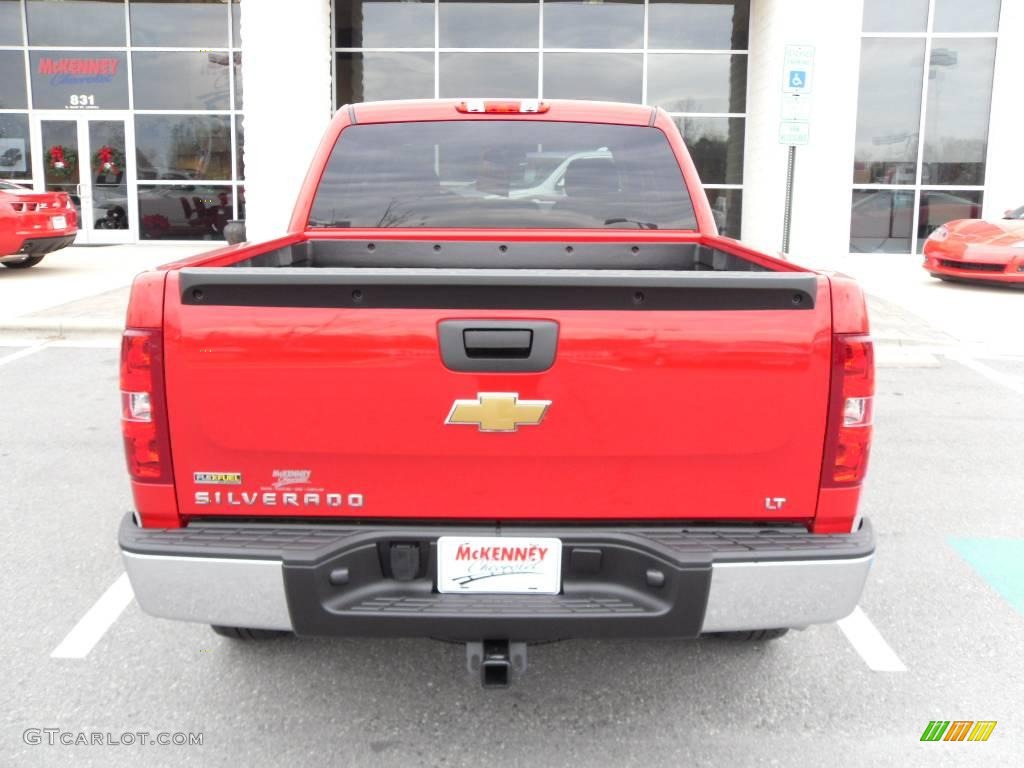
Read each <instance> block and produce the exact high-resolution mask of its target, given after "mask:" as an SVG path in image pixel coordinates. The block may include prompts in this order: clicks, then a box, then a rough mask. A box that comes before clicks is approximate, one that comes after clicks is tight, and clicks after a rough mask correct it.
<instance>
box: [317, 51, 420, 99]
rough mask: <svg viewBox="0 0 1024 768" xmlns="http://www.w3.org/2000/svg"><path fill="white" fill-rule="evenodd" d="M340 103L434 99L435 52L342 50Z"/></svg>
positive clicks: (339, 57) (337, 76)
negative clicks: (360, 51)
mask: <svg viewBox="0 0 1024 768" xmlns="http://www.w3.org/2000/svg"><path fill="white" fill-rule="evenodd" d="M335 79H336V83H337V96H338V106H341V105H342V104H352V103H354V102H359V101H379V100H386V99H432V98H433V97H434V54H433V53H429V52H427V53H423V52H418V51H400V52H390V51H388V52H384V51H368V52H366V53H339V54H337V66H336V67H335Z"/></svg>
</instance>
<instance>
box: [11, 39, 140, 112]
mask: <svg viewBox="0 0 1024 768" xmlns="http://www.w3.org/2000/svg"><path fill="white" fill-rule="evenodd" d="M126 62H127V59H126V58H125V54H124V52H122V51H31V52H30V53H29V67H30V68H31V78H32V106H33V107H35V108H36V109H127V108H128V68H127V66H126Z"/></svg>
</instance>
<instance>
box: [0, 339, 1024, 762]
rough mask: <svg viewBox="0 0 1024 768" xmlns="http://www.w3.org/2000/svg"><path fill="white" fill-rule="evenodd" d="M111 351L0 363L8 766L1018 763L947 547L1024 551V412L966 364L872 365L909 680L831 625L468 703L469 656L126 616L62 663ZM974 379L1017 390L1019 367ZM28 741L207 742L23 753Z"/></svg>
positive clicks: (588, 650) (877, 582) (965, 567)
mask: <svg viewBox="0 0 1024 768" xmlns="http://www.w3.org/2000/svg"><path fill="white" fill-rule="evenodd" d="M112 346H113V345H112V344H110V343H108V344H107V345H106V347H104V346H99V347H97V346H91V347H83V346H81V345H75V344H74V343H68V342H65V343H64V344H63V345H62V346H56V345H54V346H46V347H43V348H40V349H36V350H35V351H32V352H31V353H28V352H27V350H29V349H33V347H29V346H7V347H3V346H0V363H2V361H3V360H5V359H6V360H11V355H12V354H17V353H19V352H26V354H24V355H21V356H19V357H17V358H15V359H14V360H13V361H11V362H9V363H7V364H6V365H0V388H2V391H3V395H4V397H3V401H2V405H0V412H2V414H3V418H2V419H0V446H2V447H0V454H2V457H0V458H2V466H3V468H4V473H5V476H6V477H8V478H17V482H8V483H5V484H4V485H3V486H2V488H0V519H2V520H3V526H4V531H3V535H4V538H5V540H6V541H7V542H8V543H9V545H8V546H7V547H5V557H4V558H3V560H2V564H0V577H2V582H3V585H2V587H0V589H2V590H3V599H4V605H5V606H6V609H7V617H6V631H5V633H4V634H3V636H2V640H0V643H2V648H0V650H2V653H3V662H2V665H3V671H2V672H0V676H2V677H3V678H4V679H5V680H7V681H10V682H9V685H11V686H12V689H13V691H14V698H15V699H16V700H17V702H18V704H17V706H16V707H9V708H8V709H7V711H6V712H5V715H4V717H5V727H4V736H3V744H2V747H0V753H2V754H4V755H6V756H7V758H5V759H4V760H3V761H2V762H4V764H17V765H28V766H31V765H63V764H69V763H70V762H71V761H72V760H73V761H74V763H75V764H76V765H78V764H80V765H103V766H107V765H132V764H137V763H138V760H140V759H141V755H142V754H145V760H146V762H147V764H151V765H169V764H174V765H219V764H227V763H229V762H230V763H232V764H237V763H242V764H244V763H249V764H276V765H283V764H304V763H308V762H312V761H313V760H314V759H316V760H321V759H322V758H323V756H324V755H335V756H337V759H338V760H339V761H341V762H343V763H344V764H361V763H364V762H371V761H372V762H373V763H374V764H376V765H379V766H389V765H403V766H404V765H410V764H416V765H419V764H423V765H479V764H480V763H481V761H486V762H488V763H491V764H508V765H552V764H556V763H557V764H566V765H568V764H587V763H590V764H606V765H607V764H616V765H681V764H692V765H748V764H759V765H760V764H763V765H775V764H777V765H787V764H794V756H796V755H799V759H798V760H796V762H799V763H800V764H818V763H821V762H823V761H825V760H833V758H834V756H835V755H837V754H838V755H842V754H849V755H852V754H854V753H856V754H857V764H870V763H871V762H872V761H873V762H878V763H885V764H888V763H890V762H895V761H896V760H903V761H910V762H911V763H913V764H924V763H925V762H926V763H927V764H929V765H932V764H935V765H944V764H949V765H953V764H955V765H996V764H1000V761H1007V760H1009V759H1010V756H1011V755H1013V754H1014V753H1015V752H1017V753H1019V751H1020V749H1021V747H1022V745H1024V735H1022V734H1024V727H1022V725H1021V723H1020V722H1019V713H1018V711H1017V705H1018V703H1019V700H1020V695H1019V694H1020V691H1021V690H1024V671H1022V668H1021V666H1020V664H1019V663H1017V661H1016V660H1017V659H1019V657H1020V655H1021V653H1022V651H1024V634H1022V632H1021V630H1022V629H1024V616H1022V615H1021V614H1020V612H1019V606H1018V607H1015V604H1014V603H1013V602H1012V600H1011V599H1010V598H1009V597H1007V593H1006V592H1005V590H1004V589H1003V587H1002V586H1001V585H1000V582H999V577H998V575H996V576H993V575H992V574H991V573H988V572H986V571H985V569H979V568H978V567H976V563H975V562H973V561H972V557H973V555H972V553H971V552H970V551H968V550H965V549H964V546H963V545H962V544H961V542H962V541H964V540H971V541H975V542H977V541H981V542H990V543H992V544H991V546H996V547H998V546H999V544H998V543H999V542H1011V543H1012V542H1014V541H1017V542H1019V541H1021V540H1022V539H1024V523H1022V521H1021V517H1020V515H1019V514H1015V512H1019V509H1014V506H1015V504H1014V501H1013V500H1017V501H1018V503H1017V504H1016V506H1017V507H1019V500H1020V499H1021V498H1024V473H1021V472H1020V471H1019V467H1020V455H1021V452H1020V448H1021V446H1022V441H1021V437H1020V435H1021V434H1022V428H1024V402H1022V401H1021V399H1020V397H1019V395H1018V394H1017V393H1016V392H1014V391H1013V390H1012V389H1010V388H1008V387H1005V386H1001V385H1000V384H999V383H998V382H996V381H993V380H992V379H991V377H987V376H984V375H981V374H979V373H978V372H977V371H976V370H973V369H972V368H970V367H968V366H965V365H963V364H962V363H960V362H956V361H954V360H950V359H948V358H946V357H944V356H941V355H940V356H938V359H939V365H938V366H937V367H928V368H919V369H915V368H907V367H896V368H888V367H886V368H882V369H881V370H880V371H879V383H878V404H877V417H876V422H877V427H876V430H877V439H876V441H875V444H874V454H873V459H872V471H871V476H870V482H869V485H868V488H867V491H866V499H865V502H866V506H865V512H866V514H867V515H869V516H870V517H871V518H872V520H873V522H874V523H875V525H876V529H877V531H878V536H879V548H878V558H877V562H876V565H875V568H874V570H873V572H872V575H871V577H870V580H869V584H868V588H867V591H866V593H865V595H864V599H863V601H862V603H861V608H862V611H863V614H864V615H865V616H866V617H868V619H869V620H870V622H871V624H872V625H873V626H874V627H876V628H877V630H878V633H879V636H880V637H881V638H882V639H883V641H884V643H885V644H886V645H887V646H888V647H889V648H891V650H892V652H893V653H894V654H895V656H896V657H897V658H898V659H899V661H900V662H901V664H902V665H904V666H905V668H906V671H904V672H879V671H873V670H872V669H871V668H870V667H869V664H868V663H867V662H866V661H865V658H863V657H862V656H861V655H860V654H859V653H858V651H857V649H856V648H855V646H854V644H852V643H851V642H850V640H849V639H848V638H847V633H844V631H843V630H841V629H840V627H839V626H837V625H828V626H821V627H814V628H811V629H808V630H806V631H804V632H791V633H790V634H789V635H788V636H786V637H785V638H782V639H781V640H778V641H775V642H769V643H752V644H747V643H736V642H726V641H723V640H716V639H706V640H701V641H697V642H676V641H643V642H626V641H604V642H596V641H586V642H584V641H567V642H562V643H555V644H550V645H539V646H533V647H531V650H530V669H529V671H528V672H527V674H526V676H525V677H523V678H522V679H521V680H520V681H519V682H518V683H517V684H516V685H515V686H514V687H512V688H511V689H508V690H507V691H484V690H481V689H480V688H479V687H478V685H477V684H476V682H475V681H474V680H473V679H472V678H471V677H470V676H469V675H468V674H466V673H465V672H464V653H463V649H462V647H461V646H456V645H449V644H445V643H441V642H434V641H397V640H393V641H369V640H366V641H363V640H324V639H317V640H309V639H285V640H280V641H272V642H268V643H265V644H236V643H232V642H230V641H227V640H225V639H223V638H221V637H218V636H216V635H214V634H213V633H212V632H211V631H210V630H209V628H207V627H205V626H199V625H187V624H180V623H175V622H170V621H164V620H158V619H153V618H150V617H148V616H146V615H144V614H142V613H141V611H140V610H139V609H138V607H137V606H136V605H135V603H134V602H133V601H127V606H126V607H123V606H122V607H123V612H122V611H121V610H120V609H118V611H117V615H116V616H115V617H114V619H116V620H112V622H111V623H110V626H109V629H107V630H106V631H105V632H102V633H101V636H100V637H99V640H98V642H97V643H96V645H95V647H93V648H92V649H91V650H90V651H89V652H88V654H87V655H85V656H84V658H80V659H66V658H54V657H53V655H52V654H53V653H54V651H55V650H56V649H58V647H59V646H61V644H62V643H63V642H64V641H65V638H66V637H67V635H68V633H69V632H71V631H72V630H73V628H74V627H75V626H76V625H77V624H78V623H79V622H80V620H81V619H82V618H83V617H84V616H87V615H88V614H89V611H90V609H91V608H92V607H93V606H94V605H96V603H97V601H98V600H99V599H100V598H101V596H102V595H104V593H105V592H107V591H108V590H109V589H110V588H111V586H112V585H114V584H116V583H117V582H118V579H119V577H120V575H121V573H122V568H121V565H120V562H119V558H118V554H117V547H116V542H115V533H116V527H117V523H118V521H119V519H120V517H121V515H122V514H123V513H124V511H125V510H127V509H129V508H130V507H131V499H130V493H129V488H128V484H127V481H126V479H125V476H124V473H123V471H122V467H121V463H122V456H121V446H120V435H119V432H118V422H117V416H118V412H117V400H116V394H115V393H116V389H117V351H116V349H113V348H110V347H112ZM983 362H985V364H991V365H992V366H993V368H994V369H995V370H999V371H1001V372H1004V373H1005V374H1006V375H1007V376H1014V375H1015V373H1014V372H1015V371H1017V370H1018V369H1017V368H1015V367H1014V366H1016V365H1018V364H1019V362H1020V361H1019V360H1008V359H1003V360H987V361H983ZM974 546H975V547H977V546H986V545H985V544H984V543H983V544H982V545H977V544H975V545H974ZM1003 546H1006V545H1005V544H1004V545H1003ZM989 559H990V558H987V557H986V558H983V560H984V561H986V562H987V561H988V560H989ZM115 592H116V590H115ZM1011 596H1012V594H1011ZM114 602H115V603H117V599H116V595H115V596H114ZM934 719H943V720H946V719H948V720H955V719H976V720H982V719H989V720H997V721H998V722H999V725H998V727H997V729H996V730H995V732H994V733H993V736H992V737H991V739H990V740H989V741H988V742H987V743H985V744H967V743H964V744H955V745H949V744H939V745H936V744H922V743H921V742H920V741H919V738H920V736H921V732H922V731H923V730H924V728H925V726H926V725H927V724H928V721H929V720H934ZM33 727H36V728H43V727H59V728H61V729H62V730H66V731H83V730H84V731H111V732H113V733H123V732H138V731H149V732H152V733H156V732H158V731H167V732H186V733H188V732H198V733H202V734H204V742H203V745H202V746H158V747H145V748H143V747H141V746H137V745H132V746H122V745H118V746H108V747H82V746H79V747H74V746H48V745H45V744H44V745H39V746H33V745H26V744H25V743H24V741H23V738H22V734H23V732H24V731H25V729H27V728H33ZM943 750H945V751H943ZM553 755H557V756H558V757H557V760H556V761H555V762H554V763H553V762H552V756H553ZM839 764H842V762H841V761H840V763H839ZM1004 764H1009V763H1008V762H1007V763H1004Z"/></svg>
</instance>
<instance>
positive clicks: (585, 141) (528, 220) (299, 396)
mask: <svg viewBox="0 0 1024 768" xmlns="http://www.w3.org/2000/svg"><path fill="white" fill-rule="evenodd" d="M872 359H873V358H872V343H871V340H870V337H869V336H868V322H867V315H866V311H865V302H864V297H863V295H862V293H861V291H860V289H859V288H858V287H857V285H856V284H855V283H854V282H852V281H851V280H850V279H848V278H846V277H842V276H838V275H825V274H820V273H816V272H813V271H809V270H807V269H803V268H801V267H798V266H796V265H794V264H792V263H789V262H787V261H785V260H782V259H778V258H774V257H772V256H768V255H765V254H763V253H759V252H757V251H754V250H751V249H750V248H747V247H745V246H744V245H742V244H740V243H738V242H736V241H735V240H732V239H729V238H725V237H721V236H719V235H718V234H717V233H716V230H715V224H714V219H713V216H712V211H711V209H710V208H709V206H708V204H707V200H706V198H705V196H704V194H703V192H702V190H701V185H700V181H699V179H698V176H697V173H696V171H695V170H694V166H693V163H692V162H691V160H690V157H689V155H688V154H687V151H686V148H685V146H684V144H683V140H682V138H681V137H680V135H679V132H678V131H677V129H676V127H675V125H674V124H673V122H672V120H671V119H670V118H669V116H668V115H667V114H666V113H665V112H663V111H661V110H658V109H652V108H649V107H642V106H637V105H625V104H608V103H586V102H572V101H551V102H541V103H538V102H526V101H524V102H508V101H502V102H491V101H465V102H453V101H438V102H404V103H403V102H388V103H376V104H356V105H352V106H347V107H344V108H343V109H341V110H340V111H339V112H338V114H337V116H336V117H335V118H334V120H333V122H332V123H331V126H330V129H329V130H328V132H327V135H326V136H325V138H324V140H323V143H322V144H321V146H320V148H319V150H318V152H317V154H316V157H315V160H314V161H313V164H312V167H311V169H310V171H309V174H308V176H307V178H306V181H305V185H304V186H303V188H302V192H301V195H300V197H299V200H298V203H297V205H296V207H295V211H294V214H293V216H292V220H291V225H290V229H289V233H288V235H287V236H285V237H282V238H280V239H278V240H274V241H271V242H265V243H261V244H244V243H243V244H240V245H235V246H230V247H226V248H224V249H222V250H218V251H216V252H214V253H209V254H205V255H202V256H199V257H196V258H192V259H188V260H185V261H180V262H177V263H174V264H170V265H167V266H165V267H163V268H162V269H160V270H158V271H153V272H145V273H143V274H141V275H139V277H138V278H137V279H136V280H135V283H134V286H133V288H132V293H131V302H130V305H129V309H128V318H127V329H126V330H125V334H124V343H123V350H122V364H121V390H122V402H123V410H122V414H123V418H122V425H123V430H124V441H125V449H126V454H127V461H128V470H129V473H130V475H131V483H132V488H133V491H134V497H135V505H136V511H135V513H134V514H132V515H129V516H127V517H126V518H125V519H124V521H123V523H122V525H121V528H120V546H121V549H122V552H123V555H124V562H125V565H126V569H127V572H128V575H129V577H130V578H131V582H132V586H133V588H134V590H135V595H136V598H137V599H138V602H139V604H140V605H141V607H142V608H143V609H144V610H145V611H147V612H148V613H150V614H152V615H154V616H161V617H166V618H173V619H181V620H187V621H197V622H205V623H209V624H212V625H214V628H215V629H216V630H217V631H219V632H220V633H221V634H227V635H229V636H233V637H238V638H255V637H265V636H271V635H274V634H277V633H282V632H294V633H297V634H299V635H346V636H371V637H382V636H389V637H390V636H402V637H435V638H444V639H449V640H455V641H458V642H464V643H466V644H467V653H468V660H469V665H470V668H471V669H473V670H479V671H480V673H481V675H482V679H483V682H484V683H485V684H488V685H500V684H505V683H507V682H508V679H509V675H510V672H516V671H521V670H522V669H523V668H524V667H525V659H526V657H525V645H524V644H525V643H527V642H531V641H541V640H551V639H558V638H578V637H655V636H668V637H680V638H693V637H697V636H699V635H701V634H703V633H733V634H734V635H739V636H742V637H748V638H754V639H764V638H770V637H775V636H778V635H781V634H782V633H784V632H785V631H786V630H787V629H788V628H791V627H806V626H808V625H810V624H814V623H821V622H831V621H835V620H837V619H839V618H842V617H843V616H845V615H847V614H848V613H849V612H850V611H852V610H853V608H854V607H855V606H856V604H857V601H858V600H859V598H860V595H861V591H862V589H863V586H864V583H865V580H866V577H867V574H868V570H869V568H870V565H871V562H872V559H873V554H874V546H875V545H874V536H873V533H872V529H871V527H870V525H869V524H868V521H867V520H865V519H862V518H861V516H860V515H859V514H858V511H857V506H858V498H859V495H860V489H861V483H862V481H863V479H864V473H865V469H866V465H867V458H868V447H869V442H870V436H871V414H872V395H873V389H874V369H873V362H872Z"/></svg>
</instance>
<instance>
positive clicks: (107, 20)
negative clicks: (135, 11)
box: [27, 0, 126, 47]
mask: <svg viewBox="0 0 1024 768" xmlns="http://www.w3.org/2000/svg"><path fill="white" fill-rule="evenodd" d="M27 12H28V42H29V45H58V46H61V45H66V46H104V45H109V46H118V47H124V45H125V43H126V41H125V30H124V0H28V2H27Z"/></svg>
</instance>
